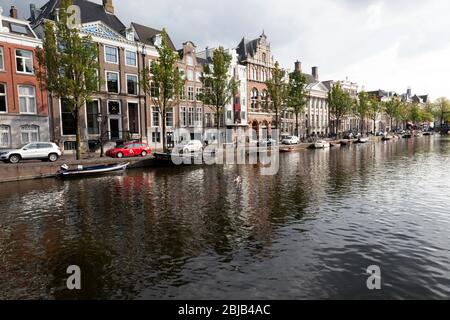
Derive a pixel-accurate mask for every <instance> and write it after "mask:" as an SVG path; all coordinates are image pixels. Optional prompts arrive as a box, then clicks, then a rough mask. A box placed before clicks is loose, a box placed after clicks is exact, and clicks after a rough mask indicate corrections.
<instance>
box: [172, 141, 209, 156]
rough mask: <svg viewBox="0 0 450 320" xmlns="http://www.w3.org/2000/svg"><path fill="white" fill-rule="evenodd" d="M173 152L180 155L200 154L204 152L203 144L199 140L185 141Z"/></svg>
mask: <svg viewBox="0 0 450 320" xmlns="http://www.w3.org/2000/svg"><path fill="white" fill-rule="evenodd" d="M173 151H174V152H175V153H179V154H180V153H181V154H189V153H199V152H203V144H202V142H201V141H199V140H190V141H183V142H181V143H179V144H177V145H176V146H175V148H174V150H173Z"/></svg>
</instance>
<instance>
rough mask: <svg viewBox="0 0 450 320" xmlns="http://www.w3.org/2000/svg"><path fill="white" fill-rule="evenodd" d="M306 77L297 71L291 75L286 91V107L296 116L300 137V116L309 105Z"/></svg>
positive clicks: (297, 131) (296, 128) (296, 126)
mask: <svg viewBox="0 0 450 320" xmlns="http://www.w3.org/2000/svg"><path fill="white" fill-rule="evenodd" d="M306 84H307V83H306V77H305V75H304V74H303V73H302V72H301V71H300V70H296V71H294V72H292V73H291V74H290V75H289V83H288V85H287V90H286V99H285V100H286V101H285V103H286V107H287V108H289V109H291V110H293V111H294V114H295V134H296V135H297V136H298V135H299V116H300V115H301V114H302V113H303V112H304V111H305V107H306V104H307V103H308V91H307V90H306Z"/></svg>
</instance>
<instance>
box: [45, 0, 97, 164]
mask: <svg viewBox="0 0 450 320" xmlns="http://www.w3.org/2000/svg"><path fill="white" fill-rule="evenodd" d="M72 4H73V1H72V0H62V1H61V8H60V10H59V20H58V21H56V22H53V21H52V22H50V21H48V22H46V23H45V25H44V34H45V37H44V43H43V48H42V49H39V50H38V54H37V57H38V62H39V71H38V73H37V75H38V78H39V80H40V83H41V86H42V87H45V88H46V89H47V90H48V91H49V92H51V93H52V94H53V96H54V97H57V98H62V99H64V100H65V101H67V103H68V106H69V107H70V108H71V111H72V114H73V117H74V120H75V122H76V127H77V134H76V136H77V159H80V158H81V129H80V112H79V111H80V109H81V108H82V107H83V106H84V105H85V103H86V102H89V101H90V100H91V99H92V95H93V94H94V93H95V92H97V91H98V88H99V86H100V78H99V76H98V75H99V64H98V49H97V45H96V43H94V42H93V41H92V38H91V37H90V36H85V35H81V34H80V31H79V30H78V29H76V28H69V27H68V23H67V22H68V18H69V15H70V14H71V13H70V12H67V11H68V10H67V8H68V7H69V6H70V5H72Z"/></svg>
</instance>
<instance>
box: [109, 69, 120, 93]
mask: <svg viewBox="0 0 450 320" xmlns="http://www.w3.org/2000/svg"><path fill="white" fill-rule="evenodd" d="M108 73H115V74H117V92H109V88H108ZM105 85H106V93H108V94H117V95H119V94H120V92H121V90H120V89H121V87H120V85H121V83H120V72H119V71H109V70H105Z"/></svg>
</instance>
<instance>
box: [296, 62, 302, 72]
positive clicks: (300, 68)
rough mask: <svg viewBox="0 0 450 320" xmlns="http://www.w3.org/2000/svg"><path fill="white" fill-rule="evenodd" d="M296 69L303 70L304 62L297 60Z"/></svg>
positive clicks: (297, 70)
mask: <svg viewBox="0 0 450 320" xmlns="http://www.w3.org/2000/svg"><path fill="white" fill-rule="evenodd" d="M295 71H296V72H302V63H301V62H300V61H298V60H297V61H295Z"/></svg>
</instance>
